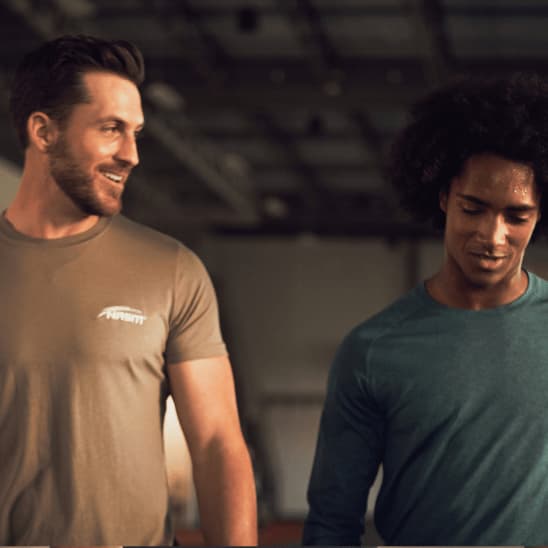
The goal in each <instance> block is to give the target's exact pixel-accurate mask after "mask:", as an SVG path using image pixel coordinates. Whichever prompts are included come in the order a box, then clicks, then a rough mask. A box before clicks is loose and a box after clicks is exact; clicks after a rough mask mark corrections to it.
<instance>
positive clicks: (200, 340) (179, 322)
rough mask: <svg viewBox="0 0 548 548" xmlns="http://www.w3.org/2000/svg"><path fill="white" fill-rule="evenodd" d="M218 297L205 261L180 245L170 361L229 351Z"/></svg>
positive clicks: (173, 306) (168, 352)
mask: <svg viewBox="0 0 548 548" xmlns="http://www.w3.org/2000/svg"><path fill="white" fill-rule="evenodd" d="M226 353H227V351H226V346H225V344H224V342H223V339H222V335H221V328H220V324H219V310H218V306H217V297H216V295H215V290H214V288H213V284H212V283H211V279H210V277H209V274H208V273H207V270H206V268H205V266H204V265H203V263H202V261H201V260H200V259H199V258H198V257H197V256H196V255H195V254H194V253H193V252H192V251H190V250H189V249H187V248H186V247H184V246H182V245H181V246H180V247H179V248H178V252H177V262H176V267H175V273H174V281H173V299H172V309H171V313H170V317H169V335H168V339H167V344H166V352H165V358H166V363H168V364H169V363H177V362H181V361H188V360H197V359H202V358H211V357H215V356H222V355H226Z"/></svg>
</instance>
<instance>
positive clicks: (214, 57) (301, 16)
mask: <svg viewBox="0 0 548 548" xmlns="http://www.w3.org/2000/svg"><path fill="white" fill-rule="evenodd" d="M547 28H548V1H546V0H536V1H533V0H246V1H244V0H117V1H116V2H113V1H111V0H1V1H0V36H1V41H2V42H1V45H2V47H1V48H0V57H1V65H0V122H1V123H0V207H1V208H5V207H6V206H7V204H8V203H9V201H10V199H11V197H12V196H13V194H14V192H15V189H16V187H17V182H18V178H19V174H20V169H21V165H22V155H21V153H20V152H19V151H18V149H17V146H16V139H15V136H14V132H13V131H12V130H11V127H10V123H9V117H8V112H7V98H8V89H9V82H10V78H11V75H12V74H13V70H14V68H15V66H16V64H17V63H18V61H19V60H20V59H21V57H22V56H23V55H24V53H25V52H26V51H28V50H29V49H31V48H33V47H35V46H37V45H38V44H39V43H40V42H41V41H43V40H46V39H50V38H54V37H56V36H58V35H61V34H66V33H73V34H78V33H86V34H93V35H97V36H101V37H104V38H117V39H126V40H130V41H132V42H134V43H135V44H137V45H138V46H139V47H140V48H141V50H142V51H143V53H144V56H145V61H146V66H147V78H146V82H145V84H144V86H143V88H142V94H143V99H144V109H145V117H146V128H145V131H144V135H143V138H142V140H141V141H140V156H141V165H140V166H139V167H138V168H137V169H136V170H135V171H134V174H133V175H132V178H131V180H130V183H129V185H128V187H127V190H126V193H125V202H124V204H125V205H124V213H125V214H126V215H127V216H128V217H130V218H132V219H135V220H137V221H140V222H142V223H144V224H147V225H149V226H152V227H154V228H157V229H159V230H161V231H163V232H166V233H168V234H171V235H173V236H174V237H176V238H179V239H180V240H182V241H183V242H184V243H186V244H187V245H188V246H189V247H191V248H192V249H194V250H195V251H196V252H197V253H198V254H199V255H200V256H201V257H202V259H203V260H204V262H205V263H206V265H207V267H208V269H209V271H210V273H211V276H212V278H213V280H214V283H215V286H216V288H217V292H218V297H219V302H220V310H221V322H222V327H223V332H224V335H225V338H226V341H227V343H228V346H229V349H230V353H231V358H232V362H233V366H234V373H235V377H236V383H237V392H238V402H239V407H240V414H241V420H242V427H243V430H244V434H245V436H246V439H247V442H248V444H249V448H250V451H251V454H252V457H253V463H254V469H255V475H256V480H257V486H258V502H259V510H260V525H261V537H260V538H261V544H265V545H268V544H298V543H299V540H300V530H301V528H302V521H303V519H304V516H305V514H306V511H307V505H306V498H305V491H306V485H307V482H308V476H309V473H310V467H311V462H312V457H313V453H314V446H315V440H316V434H317V428H318V422H319V417H320V411H321V407H322V403H323V398H324V393H325V383H326V378H327V372H328V369H329V365H330V362H331V359H332V357H333V354H334V352H335V349H336V347H337V345H338V344H339V342H340V341H341V339H342V338H343V336H344V335H345V334H346V333H347V332H348V331H349V330H350V328H352V327H353V326H354V325H356V324H357V323H358V322H361V321H362V320H364V319H366V318H367V317H369V316H370V315H372V314H373V313H375V312H376V311H378V310H380V309H381V308H383V307H384V306H386V305H387V304H389V303H390V302H391V301H392V300H394V299H395V298H397V297H398V296H399V295H400V294H402V293H403V292H405V291H406V290H408V289H409V288H411V287H412V286H413V285H415V284H416V283H418V282H419V281H420V280H421V279H423V278H424V277H426V276H428V275H429V274H431V273H433V272H434V271H435V270H436V268H437V266H438V265H439V262H440V260H441V256H442V247H441V239H440V235H439V234H436V233H434V232H433V231H432V230H431V228H430V227H429V226H424V225H420V224H417V223H414V222H412V221H411V220H410V219H409V217H408V216H407V215H406V214H405V213H404V212H402V211H401V210H400V208H399V207H398V200H397V197H396V196H395V194H394V192H393V190H392V189H391V187H390V184H389V182H388V180H387V175H386V171H387V170H386V167H387V156H388V151H389V147H390V143H391V142H392V140H393V138H394V136H395V134H396V133H397V132H398V131H399V130H400V128H401V127H402V126H403V124H404V123H405V120H406V116H407V112H408V109H409V106H410V105H411V104H412V103H413V102H414V101H415V100H416V99H417V98H419V97H420V96H422V95H423V94H425V93H427V92H428V91H429V90H431V89H433V88H435V87H436V86H439V85H440V84H443V83H444V82H446V81H448V80H449V79H450V78H452V77H454V76H456V75H459V74H503V73H507V72H511V71H515V70H527V69H534V70H536V71H539V72H547V68H548V63H547V58H548V33H547V32H546V29H547ZM547 256H548V255H547V253H546V244H545V243H543V242H537V243H535V244H534V246H533V247H532V249H531V250H530V251H529V254H528V259H527V264H528V266H529V267H530V268H531V269H532V270H534V271H535V272H537V273H538V274H540V275H547V276H548V261H547ZM165 437H166V458H167V461H168V468H169V481H170V485H171V491H172V511H173V515H174V518H175V520H176V523H177V528H178V531H179V533H178V538H179V540H180V541H181V542H187V543H191V544H198V543H199V542H200V536H199V533H198V532H197V527H198V514H197V507H196V501H195V496H194V493H193V487H192V476H191V468H190V460H189V457H188V454H187V452H186V448H185V444H184V439H183V438H182V436H181V433H180V430H179V428H178V425H177V421H176V419H175V416H174V413H173V409H172V408H171V407H170V410H169V412H168V415H167V418H166V436H165ZM377 485H378V481H377ZM376 489H377V487H375V488H374V489H373V491H372V494H371V497H370V508H369V511H368V515H367V519H368V533H367V535H366V538H365V542H366V543H367V544H377V543H381V544H382V539H380V538H379V537H378V536H377V534H376V533H375V531H374V528H373V527H372V525H371V519H372V513H371V510H372V507H373V504H374V498H375V493H376Z"/></svg>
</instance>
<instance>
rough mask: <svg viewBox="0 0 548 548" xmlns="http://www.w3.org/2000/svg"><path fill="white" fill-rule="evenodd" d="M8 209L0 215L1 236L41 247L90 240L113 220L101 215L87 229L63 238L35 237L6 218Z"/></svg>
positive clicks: (66, 244) (4, 238)
mask: <svg viewBox="0 0 548 548" xmlns="http://www.w3.org/2000/svg"><path fill="white" fill-rule="evenodd" d="M5 213H6V211H5V210H4V211H2V214H1V215H0V238H1V239H3V240H8V241H10V242H13V243H15V242H17V243H24V244H27V245H36V246H41V247H66V246H70V245H75V244H79V243H81V242H85V241H87V240H90V239H92V238H94V237H95V236H97V235H98V234H100V233H101V232H103V231H104V230H105V229H106V228H107V226H108V225H110V223H111V221H112V217H100V218H99V220H98V221H97V222H96V223H95V224H94V225H93V226H92V227H91V228H88V229H87V230H84V231H83V232H79V233H78V234H72V235H70V236H64V237H62V238H35V237H33V236H28V235H26V234H23V233H22V232H19V231H18V230H17V229H16V228H15V227H14V226H13V225H12V224H11V223H10V222H9V221H8V220H7V218H6V215H5Z"/></svg>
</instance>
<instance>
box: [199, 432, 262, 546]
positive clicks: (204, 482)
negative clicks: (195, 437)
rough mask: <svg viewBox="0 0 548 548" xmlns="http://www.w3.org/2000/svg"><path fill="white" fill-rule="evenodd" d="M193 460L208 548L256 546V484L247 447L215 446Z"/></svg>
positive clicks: (216, 443) (238, 444) (240, 445)
mask: <svg viewBox="0 0 548 548" xmlns="http://www.w3.org/2000/svg"><path fill="white" fill-rule="evenodd" d="M200 453H201V454H200V455H197V456H196V457H195V458H194V459H193V460H194V462H193V465H194V482H195V484H196V492H197V495H198V504H199V507H200V520H201V526H202V532H203V534H204V538H205V541H206V543H207V544H208V545H217V546H221V545H224V546H231V545H239V546H246V545H256V544H257V507H256V495H255V482H254V479H253V471H252V468H251V461H250V458H249V453H248V451H247V448H246V446H245V444H244V443H237V444H233V445H232V446H229V447H227V446H224V445H223V444H222V443H220V442H212V443H210V444H209V446H208V447H207V448H205V449H204V450H203V451H201V452H200Z"/></svg>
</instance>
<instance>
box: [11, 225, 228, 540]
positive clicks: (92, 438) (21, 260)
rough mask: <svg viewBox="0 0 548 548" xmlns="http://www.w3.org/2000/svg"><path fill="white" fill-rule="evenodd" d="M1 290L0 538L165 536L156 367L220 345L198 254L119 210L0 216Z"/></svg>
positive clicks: (160, 376) (163, 391) (161, 372)
mask: <svg viewBox="0 0 548 548" xmlns="http://www.w3.org/2000/svg"><path fill="white" fill-rule="evenodd" d="M0 303H1V308H2V314H1V315H0V545H16V544H19V545H21V544H22V545H39V544H42V545H50V544H64V545H94V544H126V545H151V544H170V543H171V542H172V539H173V531H172V528H171V524H170V521H169V517H168V489H167V482H166V472H165V466H164V454H163V441H162V422H163V416H164V411H165V400H166V397H167V395H168V394H169V383H168V380H167V376H166V368H167V367H169V364H170V363H176V362H180V361H183V360H194V359H199V358H206V357H212V356H220V355H223V354H225V353H226V349H225V345H224V343H223V341H222V338H221V334H220V329H219V322H218V311H217V303H216V299H215V294H214V290H213V288H212V285H211V282H210V279H209V277H208V275H207V272H206V270H205V268H204V267H203V265H202V263H201V262H200V260H199V259H198V258H197V257H196V256H195V255H194V254H193V253H192V252H191V251H190V250H188V249H187V248H185V247H184V246H183V245H182V244H180V243H178V242H177V241H175V240H174V239H172V238H170V237H168V236H165V235H162V234H160V233H158V232H156V231H154V230H151V229H148V228H146V227H143V226H141V225H138V224H136V223H134V222H132V221H130V220H128V219H127V218H125V217H123V216H121V215H118V216H116V217H114V218H111V219H108V218H103V219H101V220H100V221H99V222H98V223H97V224H96V225H95V226H94V227H93V228H92V229H90V230H88V231H86V232H84V233H81V234H78V235H75V236H70V237H66V238H60V239H54V240H43V239H35V238H30V237H27V236H25V235H23V234H20V233H18V232H17V231H16V230H15V229H14V228H13V227H12V226H11V225H10V224H9V223H8V222H7V221H6V219H5V218H4V217H3V216H0Z"/></svg>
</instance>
